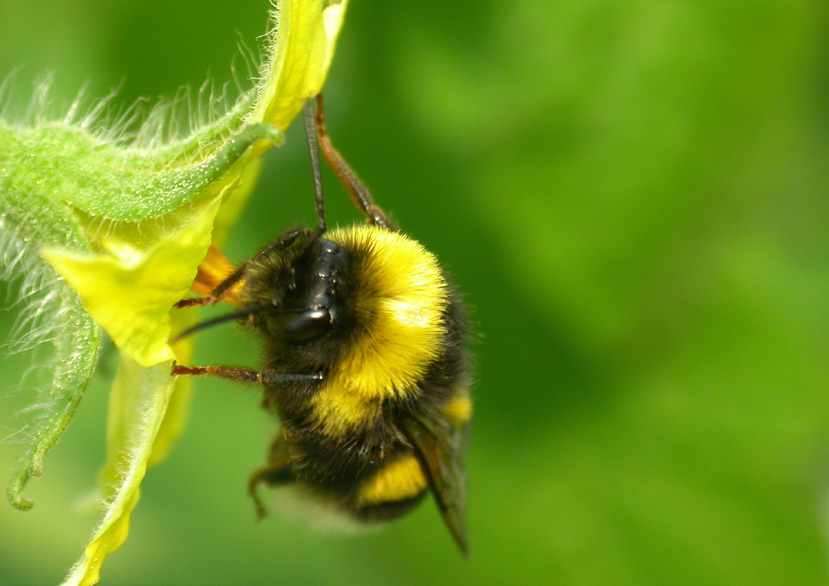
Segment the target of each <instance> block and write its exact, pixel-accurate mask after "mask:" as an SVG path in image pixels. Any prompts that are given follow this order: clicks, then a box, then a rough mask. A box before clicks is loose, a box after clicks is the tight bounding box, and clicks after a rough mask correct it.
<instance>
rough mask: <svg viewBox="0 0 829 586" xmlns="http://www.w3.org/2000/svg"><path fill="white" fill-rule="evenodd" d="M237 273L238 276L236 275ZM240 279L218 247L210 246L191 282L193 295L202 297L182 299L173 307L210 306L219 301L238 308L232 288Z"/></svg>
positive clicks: (236, 295)
mask: <svg viewBox="0 0 829 586" xmlns="http://www.w3.org/2000/svg"><path fill="white" fill-rule="evenodd" d="M237 273H238V274H237ZM241 277H242V272H241V271H240V270H238V269H236V270H234V267H233V265H232V264H231V263H230V261H229V260H228V259H227V257H226V256H225V255H224V254H222V251H221V250H219V247H218V246H216V245H215V244H211V245H210V248H208V249H207V255H206V256H205V257H204V260H203V261H202V262H201V264H200V265H199V270H198V273H197V274H196V280H195V281H193V285H192V286H191V289H192V291H193V292H194V293H200V294H202V295H204V297H195V298H190V299H182V300H181V301H179V302H178V303H176V304H175V306H174V307H177V308H182V307H192V306H194V305H212V304H215V303H218V302H219V301H226V302H227V303H229V304H231V305H234V306H236V307H238V306H239V293H238V290H237V289H238V288H237V287H234V285H236V284H237V283H238V282H239V280H240V279H241Z"/></svg>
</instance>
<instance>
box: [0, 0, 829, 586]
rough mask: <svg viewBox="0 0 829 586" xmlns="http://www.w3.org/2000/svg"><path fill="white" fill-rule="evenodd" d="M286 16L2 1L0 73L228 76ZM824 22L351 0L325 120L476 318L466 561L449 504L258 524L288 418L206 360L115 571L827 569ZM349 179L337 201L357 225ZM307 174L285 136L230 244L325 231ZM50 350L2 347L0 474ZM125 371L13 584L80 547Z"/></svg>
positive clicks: (697, 5)
mask: <svg viewBox="0 0 829 586" xmlns="http://www.w3.org/2000/svg"><path fill="white" fill-rule="evenodd" d="M267 6H268V2H267V1H266V0H246V1H242V2H234V3H228V2H205V1H202V0H199V1H197V0H178V1H177V2H162V1H160V0H131V1H127V0H121V1H117V2H116V1H107V2H93V1H90V0H63V1H62V2H41V1H29V2H20V1H19V0H2V1H0V77H3V76H6V74H7V73H8V72H10V71H12V69H13V68H15V67H16V66H23V68H22V69H21V70H19V71H18V73H17V74H16V76H15V78H14V79H15V84H14V86H15V87H14V88H13V90H12V94H13V95H14V96H15V97H16V99H13V100H12V101H13V102H14V103H16V104H18V106H20V105H21V104H25V101H26V98H27V97H28V96H29V95H31V91H32V90H31V83H32V80H33V79H35V78H37V77H38V76H40V75H41V74H43V73H44V72H49V71H53V72H54V81H53V87H54V93H53V104H54V107H55V109H56V111H60V110H61V108H64V107H65V105H66V104H68V103H70V102H71V100H72V98H73V97H74V95H76V93H77V92H78V90H79V89H80V88H81V87H82V86H83V85H84V84H85V83H86V84H87V93H88V94H89V95H91V96H102V95H105V94H107V93H108V92H109V91H110V88H112V87H115V86H120V92H119V97H118V98H116V100H115V101H114V102H113V103H114V104H115V105H116V106H118V105H120V104H124V105H128V104H130V103H132V102H133V101H135V100H136V99H137V98H138V97H140V96H149V97H150V99H149V103H150V104H152V103H154V101H155V100H156V99H157V97H158V96H166V97H172V96H174V95H175V94H176V92H177V90H178V89H179V88H180V87H182V86H188V85H189V86H192V87H194V88H198V87H199V86H200V85H201V83H202V81H203V80H204V79H205V78H206V77H207V76H208V75H210V76H211V77H212V79H214V80H215V81H216V85H217V86H221V85H222V84H223V83H224V82H225V81H227V80H231V79H232V78H233V75H234V74H233V72H232V69H231V61H233V58H234V56H235V57H236V58H235V65H236V67H235V69H236V72H237V73H236V75H237V77H239V78H241V79H243V80H244V78H245V77H246V65H245V60H244V58H242V57H240V52H239V51H238V49H237V45H238V44H239V43H240V41H243V42H244V43H245V44H246V45H248V46H249V47H256V43H257V41H256V37H257V36H258V35H260V34H261V33H263V32H264V30H265V10H266V8H267ZM827 30H829V6H827V4H826V3H825V1H823V0H813V1H800V2H798V1H791V0H789V1H785V0H753V1H750V2H749V1H747V0H745V1H739V0H731V1H728V0H726V1H722V0H703V1H699V2H693V3H688V2H669V1H664V2H648V1H643V0H627V1H621V2H620V1H609V0H587V1H585V0H515V1H513V2H497V1H495V0H484V1H479V2H474V3H449V2H440V1H435V0H429V1H427V0H423V1H420V2H410V3H401V2H383V1H381V0H352V6H351V9H350V12H349V14H348V18H347V23H346V27H345V29H344V32H343V35H342V37H341V42H340V46H339V50H338V54H337V59H336V61H335V64H334V68H333V70H332V74H331V78H330V81H329V84H328V87H327V89H326V91H327V99H328V106H327V115H328V121H329V127H330V130H331V132H332V134H333V136H334V138H335V140H336V142H337V143H338V145H339V147H340V149H341V150H342V151H343V152H344V153H345V154H346V155H347V157H348V158H349V159H350V160H351V162H352V164H353V165H354V166H355V167H356V168H357V169H358V170H359V172H360V174H361V175H362V176H363V178H364V179H365V180H366V182H367V183H368V184H369V185H370V186H371V188H372V189H373V191H374V193H375V196H376V198H377V200H378V201H379V203H380V204H381V205H382V206H384V207H385V208H386V209H388V210H390V211H391V212H392V214H393V215H394V217H396V218H397V219H398V220H399V222H400V224H401V225H402V226H403V228H404V229H405V230H406V231H407V232H409V233H411V234H412V235H413V236H415V237H416V238H418V239H419V240H421V241H422V242H423V243H424V244H426V245H427V246H428V247H429V248H431V249H432V250H434V251H435V252H436V253H438V255H439V256H440V257H441V259H442V260H443V261H444V263H445V264H446V265H447V266H448V267H449V268H450V270H451V272H452V273H453V274H454V276H455V278H456V281H457V282H458V283H459V285H460V288H461V289H462V291H463V292H464V293H465V294H466V297H467V299H468V302H469V304H470V305H471V306H472V307H473V308H474V316H475V320H476V322H477V323H478V327H477V329H478V332H479V333H480V337H479V339H477V340H476V342H475V343H474V346H473V347H474V353H475V354H476V356H477V362H478V382H477V384H476V387H475V398H476V415H475V421H474V430H473V440H472V443H471V449H470V453H469V456H468V468H469V477H470V478H469V502H468V504H469V512H468V514H469V532H470V541H471V547H472V557H471V559H470V560H469V561H464V560H462V559H461V556H460V555H459V554H458V553H457V551H455V549H454V546H453V545H452V543H451V541H450V539H449V537H448V535H447V533H446V531H445V530H444V528H443V527H442V525H441V522H440V519H439V516H438V514H437V513H436V511H435V508H434V505H433V504H432V503H431V502H428V503H425V504H424V506H422V507H420V508H419V509H418V510H417V511H416V512H415V513H414V514H412V515H411V516H409V517H408V518H406V519H403V520H401V521H400V522H397V523H395V524H394V525H392V526H390V527H388V528H387V529H386V530H384V531H382V532H378V533H372V534H369V535H364V536H356V537H342V536H336V535H335V536H323V535H319V534H318V533H315V532H314V531H313V530H311V529H309V528H307V527H305V526H304V525H302V524H301V523H296V522H290V521H286V520H284V519H283V518H281V517H279V516H272V517H271V518H269V519H268V520H267V521H266V522H263V523H256V522H255V520H254V514H253V507H252V505H251V503H250V501H249V499H248V498H247V496H246V495H245V481H246V478H247V476H248V474H249V473H250V472H251V471H252V470H253V469H254V468H256V467H257V466H258V465H259V464H260V463H261V462H262V461H263V459H264V455H265V449H266V446H267V443H268V438H269V435H270V433H271V431H272V427H271V426H272V424H271V422H270V421H269V419H268V418H267V416H266V415H265V414H264V413H263V412H261V411H259V410H258V408H257V402H258V399H257V396H256V393H255V392H252V391H250V390H247V391H246V390H244V389H240V388H238V387H236V386H233V385H232V384H229V383H225V382H222V381H203V382H201V381H200V383H199V385H198V387H197V390H196V394H195V397H194V402H193V408H192V414H191V417H190V423H189V427H188V430H187V432H186V434H185V435H184V437H183V438H182V439H181V441H180V442H179V444H178V446H177V447H176V449H175V450H174V452H173V453H172V455H171V456H170V458H169V459H168V460H167V461H166V462H165V463H164V464H162V465H161V466H159V467H158V468H155V469H153V470H151V471H150V473H149V474H148V476H147V479H146V480H145V482H144V484H143V493H142V499H141V502H140V504H139V506H138V508H137V510H136V512H135V514H134V516H133V523H132V528H131V534H130V538H129V540H128V541H127V543H126V544H125V546H124V547H123V548H122V549H121V550H119V551H118V552H117V553H115V554H113V555H112V556H111V557H110V558H108V559H107V561H106V563H105V564H104V568H103V582H104V583H108V584H223V583H234V584H241V583H248V584H320V583H328V584H357V583H360V584H449V583H453V584H476V585H477V584H507V583H519V584H541V583H547V584H602V585H603V584H635V585H643V584H655V585H657V584H658V585H668V584H670V585H674V584H689V585H700V584H706V585H708V584H711V585H714V584H735V585H737V584H752V585H757V584H822V583H825V581H826V579H827V566H826V554H827V534H828V533H827V527H829V490H828V489H827V487H829V465H827V464H828V463H829V460H828V459H827V457H829V450H827V445H828V444H827V438H828V437H829V399H828V398H827V390H829V303H828V302H827V299H829V244H828V242H829V240H828V239H827V227H829V197H828V196H829V187H828V186H829V140H827V135H829V134H828V132H827V131H829V117H828V116H827V111H829V73H827V72H829V34H827ZM242 83H243V85H244V82H242ZM231 85H232V84H231ZM233 91H234V90H231V93H233ZM5 101H7V102H8V100H5ZM14 110H15V108H11V109H10V110H9V111H10V112H12V116H14V115H15V114H14V113H13V112H14ZM114 110H117V107H116V108H114ZM17 112H22V107H18V108H17ZM327 181H328V185H329V189H328V205H329V220H330V221H331V222H332V223H333V222H339V223H348V222H352V221H354V220H355V219H356V215H355V213H354V212H353V210H352V209H350V204H349V203H348V201H347V198H346V197H345V196H344V195H343V194H342V192H341V191H338V190H337V188H336V185H335V182H334V180H333V178H332V177H331V176H330V175H328V176H327ZM310 193H311V183H310V178H309V172H308V162H307V153H306V152H305V147H304V143H303V140H302V134H301V131H300V130H299V129H298V128H293V129H292V130H291V133H290V135H289V141H288V144H287V145H286V146H285V147H284V148H282V149H280V150H278V151H275V152H272V153H270V154H269V155H268V156H267V159H266V168H265V171H264V176H263V178H262V181H261V183H260V185H259V187H258V189H257V192H256V194H255V196H254V198H253V200H252V202H251V205H250V207H249V208H248V209H247V211H246V213H245V215H244V217H243V218H242V220H241V222H240V223H239V224H238V226H237V227H236V229H235V231H234V232H233V234H232V237H231V240H230V242H229V244H228V247H227V252H228V254H229V256H231V258H233V259H235V260H242V259H244V258H245V257H246V256H249V255H250V254H251V253H252V251H254V250H255V249H256V248H257V247H259V246H260V245H262V244H263V243H265V242H267V241H269V240H270V239H272V238H273V237H274V236H276V235H277V234H278V233H279V232H280V231H281V230H282V229H283V228H284V227H285V226H286V225H288V224H290V223H293V222H297V221H305V222H310V221H313V206H312V202H311V196H310ZM3 287H4V288H5V289H8V290H9V291H10V293H9V294H10V297H9V300H8V302H7V303H6V307H10V309H9V310H7V311H4V312H3V314H2V320H1V321H0V325H2V332H0V333H2V336H3V337H4V338H6V337H7V335H8V332H9V331H10V329H11V327H12V323H13V321H14V317H15V309H14V307H12V306H11V302H12V300H13V299H14V289H15V287H14V285H12V286H11V287H6V286H5V285H4V286H3ZM0 293H2V291H0ZM256 354H257V349H256V345H255V344H254V343H253V341H252V340H250V339H248V338H246V337H245V336H244V335H243V334H242V333H241V332H239V331H235V330H234V328H233V327H232V326H228V327H224V328H216V329H214V330H212V331H208V332H205V333H204V334H203V335H200V337H199V341H198V351H197V360H198V362H199V363H203V364H215V363H231V364H234V363H235V364H255V362H256ZM34 360H36V359H34ZM32 363H33V358H32V356H31V355H23V356H19V355H18V356H6V355H4V356H3V369H2V372H3V383H2V386H3V390H4V393H5V396H3V397H2V399H0V426H1V427H0V437H2V438H5V440H6V441H4V442H2V444H0V471H2V474H3V476H4V477H5V478H7V477H8V474H9V473H10V470H11V468H12V467H13V465H14V462H15V459H16V458H17V457H19V456H20V454H21V453H22V446H21V445H20V438H21V436H20V435H19V434H16V433H15V431H16V430H19V429H20V428H22V427H24V426H25V423H26V421H27V420H28V417H30V415H26V414H18V413H19V412H20V410H21V409H22V408H23V407H24V406H25V405H28V404H31V402H32V401H33V400H34V399H33V397H34V395H33V393H32V392H31V391H30V390H27V389H29V388H30V387H31V386H32V385H34V384H36V383H37V373H35V374H32V375H30V376H28V377H27V378H26V383H25V384H24V385H23V386H22V388H21V385H20V383H19V381H20V380H21V377H22V376H23V373H24V372H25V371H26V370H27V369H28V368H29V367H30V366H31V365H32ZM113 368H114V356H111V355H110V356H109V357H105V358H104V360H103V363H102V371H105V372H103V373H102V375H101V376H100V377H97V378H96V380H95V381H94V382H93V384H92V385H91V387H90V388H89V391H88V393H87V397H86V398H85V400H84V402H83V404H82V406H81V408H80V411H79V413H78V415H77V418H76V421H75V422H74V423H73V425H72V426H71V428H70V430H69V432H68V435H67V436H66V437H65V438H64V440H63V441H62V442H61V443H60V444H59V446H58V447H57V448H56V449H55V450H54V452H53V453H52V454H51V455H50V457H49V458H48V459H47V462H46V473H45V476H44V477H43V478H42V479H39V480H36V481H34V482H32V483H31V485H30V488H29V489H28V494H29V495H30V496H32V497H33V498H34V499H35V500H36V505H35V507H34V509H33V510H32V511H31V512H28V513H20V512H17V511H14V510H12V509H11V507H9V506H7V505H6V504H5V503H0V528H1V529H2V532H1V533H0V536H1V537H0V583H2V584H41V583H54V582H58V581H59V580H60V579H61V578H62V577H63V575H64V574H65V572H66V571H67V570H68V568H69V566H70V565H71V564H72V563H73V562H74V561H75V560H76V559H77V558H78V556H79V555H80V553H81V549H82V546H83V545H84V544H85V543H86V540H87V538H88V536H89V534H90V532H91V530H92V528H93V525H94V523H95V520H96V517H95V516H94V515H89V514H83V513H80V512H78V510H77V506H76V505H77V503H78V502H79V501H80V500H82V498H83V496H84V495H85V494H88V493H89V492H90V491H91V490H92V489H93V487H94V482H95V475H96V472H97V469H98V466H99V465H100V463H101V461H102V458H103V454H104V433H105V431H104V430H105V416H106V392H107V389H108V386H107V385H108V383H107V378H106V377H107V374H106V371H109V372H111V371H112V369H113ZM3 484H5V480H4V481H3ZM274 498H276V497H274Z"/></svg>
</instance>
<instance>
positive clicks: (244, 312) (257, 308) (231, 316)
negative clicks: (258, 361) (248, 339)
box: [171, 303, 274, 344]
mask: <svg viewBox="0 0 829 586" xmlns="http://www.w3.org/2000/svg"><path fill="white" fill-rule="evenodd" d="M273 309H274V306H273V303H268V304H266V305H265V304H263V305H254V306H253V307H248V308H247V309H240V310H239V311H233V312H231V313H226V314H225V315H220V316H219V317H214V318H213V319H209V320H207V321H203V322H201V323H198V324H196V325H194V326H192V327H190V328H187V329H186V330H184V331H183V332H181V333H180V334H179V335H178V336H176V337H175V338H173V340H172V342H171V343H173V344H175V343H176V342H178V341H179V340H181V339H182V338H186V337H187V336H189V335H191V334H195V333H196V332H199V331H201V330H204V329H206V328H209V327H212V326H215V325H217V324H221V323H224V322H226V321H233V320H235V319H239V318H240V317H246V316H248V315H253V314H255V313H262V312H263V311H268V310H273Z"/></svg>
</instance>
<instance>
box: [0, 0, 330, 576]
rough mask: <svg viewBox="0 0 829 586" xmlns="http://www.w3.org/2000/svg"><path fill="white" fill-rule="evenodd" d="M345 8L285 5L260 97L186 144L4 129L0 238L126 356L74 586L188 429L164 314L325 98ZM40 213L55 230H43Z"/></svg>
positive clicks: (92, 337)
mask: <svg viewBox="0 0 829 586" xmlns="http://www.w3.org/2000/svg"><path fill="white" fill-rule="evenodd" d="M345 5H346V0H342V1H340V2H334V1H327V2H326V1H323V0H282V1H281V2H279V3H278V4H277V5H276V6H275V8H274V10H273V13H272V18H273V26H272V29H271V33H270V34H269V35H268V42H269V52H268V60H267V63H266V64H265V66H264V69H263V71H262V72H261V80H262V81H261V83H260V85H259V86H258V87H256V88H254V90H252V91H251V92H249V93H248V94H246V95H244V96H242V97H241V98H240V100H239V101H238V103H237V105H236V106H235V107H234V108H233V109H232V110H231V111H230V112H229V113H228V114H227V115H226V116H224V117H223V118H221V119H220V120H217V121H215V122H214V123H212V124H210V125H209V126H208V127H206V128H204V129H202V130H200V131H198V132H197V133H196V134H194V135H193V136H192V137H189V138H187V139H185V140H183V141H181V142H178V143H175V144H171V145H164V146H162V147H158V146H156V147H147V148H144V149H143V150H142V149H139V148H137V147H132V148H124V147H120V146H118V145H114V144H112V143H108V142H106V141H103V140H101V139H98V138H96V137H95V136H92V135H90V134H88V133H87V132H85V131H84V130H81V129H79V128H76V127H72V126H69V125H66V124H62V125H61V124H51V125H41V126H38V127H34V128H30V129H19V128H13V127H11V126H6V125H3V124H2V122H0V143H2V144H4V145H11V149H10V150H9V151H8V152H0V204H1V205H2V207H0V232H2V231H3V230H6V231H9V233H11V234H12V236H16V237H20V238H22V240H25V241H26V242H30V241H31V242H35V243H36V244H37V253H38V254H39V255H40V257H41V258H42V259H45V261H46V262H47V263H48V265H49V267H51V269H50V268H49V267H46V268H44V270H45V271H50V270H54V271H55V272H56V273H57V274H58V275H60V277H62V280H60V281H59V282H58V283H59V285H60V286H63V287H65V286H66V285H68V287H69V288H70V289H71V291H73V292H74V293H71V295H69V296H67V297H66V305H67V307H73V305H72V303H73V299H75V297H73V296H74V295H77V298H79V299H80V303H81V304H82V310H83V311H82V312H81V313H84V312H85V314H86V315H85V316H84V315H82V316H81V317H80V318H79V322H78V323H79V324H80V325H83V324H82V323H81V322H82V321H83V320H82V319H81V318H84V319H86V318H87V317H91V320H92V321H94V324H96V325H97V326H99V327H100V328H101V329H102V330H103V331H104V332H106V334H107V335H108V336H109V337H110V338H111V339H112V340H113V342H114V343H115V346H116V347H117V348H118V350H119V351H120V355H121V362H120V366H119V369H118V373H117V375H116V379H115V381H114V384H113V388H112V394H111V398H110V408H109V420H108V434H107V458H106V462H105V465H104V467H103V469H102V471H101V477H100V483H101V490H102V493H103V494H102V499H103V502H104V503H106V510H105V513H104V516H103V519H102V520H101V522H100V524H99V525H98V527H97V528H96V530H95V532H94V534H93V536H92V538H91V541H90V543H89V544H88V545H87V546H86V549H85V550H84V553H83V556H82V557H81V559H80V560H79V561H78V563H77V564H76V565H75V567H74V568H73V569H72V571H71V573H70V575H69V577H68V578H67V583H68V584H94V583H96V582H97V581H98V579H99V572H100V567H101V563H102V562H103V560H104V558H105V557H106V556H107V554H109V553H110V552H112V551H114V550H115V549H117V548H118V547H120V546H121V544H122V543H123V542H124V540H125V539H126V537H127V533H128V530H129V519H130V514H131V512H132V510H133V508H134V507H135V505H136V503H137V502H138V499H139V486H140V483H141V480H142V479H143V477H144V474H145V471H146V469H147V466H149V465H152V464H154V463H156V462H158V461H160V460H162V459H163V458H164V456H165V455H166V454H167V453H168V452H169V450H170V447H171V445H172V443H173V442H174V440H175V439H176V437H177V436H178V434H179V432H180V430H181V428H182V426H183V421H184V417H185V415H186V412H187V404H188V397H189V388H188V384H189V383H188V380H187V379H186V377H182V378H181V379H179V380H176V379H174V378H173V377H172V376H171V374H170V370H171V365H172V361H173V360H176V359H177V360H179V361H182V362H189V353H190V351H191V348H190V342H189V341H188V342H180V343H178V344H175V345H171V344H170V341H169V340H170V337H171V333H174V332H176V331H181V330H182V329H183V328H184V327H186V325H187V324H186V323H184V321H185V320H186V319H188V318H187V317H186V316H187V312H182V313H181V314H177V313H175V312H171V309H172V306H173V304H174V303H175V302H177V301H179V300H180V299H182V298H183V297H185V296H187V294H188V291H189V290H190V286H191V284H192V282H193V280H194V278H195V276H196V271H197V268H198V265H199V263H200V262H201V261H202V259H203V258H204V256H205V254H206V252H207V249H208V247H209V246H210V244H211V242H212V241H216V240H221V239H222V238H223V237H224V233H225V232H226V230H227V228H228V226H229V225H230V224H231V223H232V221H233V220H234V219H235V216H236V215H237V214H238V212H239V210H240V209H241V207H242V206H243V205H244V200H245V199H246V198H247V196H248V194H249V193H250V191H251V188H252V185H253V183H254V181H255V179H256V176H257V175H258V169H259V165H258V158H259V156H260V155H261V154H262V153H263V152H265V151H266V150H267V149H268V148H270V147H272V146H273V145H274V144H278V143H280V142H281V140H282V132H283V131H284V130H285V129H286V128H287V126H288V125H289V124H290V123H291V121H292V120H293V119H294V118H295V117H296V115H297V114H298V113H299V112H300V110H301V109H302V107H303V105H304V103H305V102H306V101H307V100H308V99H309V98H311V97H313V96H315V95H316V94H317V93H319V92H320V90H321V89H322V85H323V82H324V80H325V77H326V74H327V71H328V68H329V66H330V63H331V59H332V56H333V53H334V46H335V43H336V38H337V35H338V33H339V29H340V26H341V24H342V19H343V16H344V11H345ZM43 145H46V147H44V146H43ZM33 151H34V153H33ZM33 154H34V156H32V155H33ZM33 159H34V160H35V161H36V163H35V164H34V166H32V163H31V161H32V160H33ZM24 162H25V164H24ZM38 163H40V164H42V167H38ZM24 167H25V169H26V170H25V171H24V170H23V169H24ZM41 204H42V205H41ZM38 205H40V206H41V207H38ZM47 214H52V215H54V216H55V218H57V220H54V221H52V222H47V223H46V224H45V225H46V228H44V227H43V226H44V224H42V223H41V222H42V219H43V218H44V216H45V215H47ZM58 220H59V221H58ZM34 222H38V224H37V228H35V225H34ZM50 229H51V230H52V231H51V232H50V231H49V230H50ZM27 231H29V232H31V233H32V234H35V236H34V237H31V238H30V234H28V233H27ZM21 235H22V236H21ZM78 307H80V305H78ZM83 323H86V322H83ZM90 323H91V322H90ZM73 325H78V324H73V323H70V324H66V327H67V328H71V327H72V326H73ZM80 325H78V327H80ZM97 340H98V338H97V332H96V331H95V328H94V327H93V328H91V329H89V332H87V333H86V334H85V335H84V336H83V337H80V336H76V337H75V339H74V342H73V343H74V344H75V348H74V350H72V351H71V352H69V353H68V354H67V355H71V356H72V357H73V358H75V359H80V358H83V368H80V367H73V368H72V369H70V370H72V374H74V375H75V377H76V378H79V377H80V375H79V374H78V373H81V374H83V375H84V377H85V378H84V377H80V378H82V379H83V380H80V382H78V381H74V382H72V385H74V386H72V387H71V389H70V391H71V392H70V391H66V396H67V402H66V404H64V405H62V406H61V409H62V410H61V411H60V413H61V414H62V417H63V419H61V421H60V423H59V424H58V425H57V427H54V428H53V429H50V430H47V432H48V433H46V434H44V437H48V438H49V441H47V442H41V443H39V444H38V445H36V446H34V447H33V448H32V450H31V452H30V454H29V456H28V458H29V459H28V460H27V461H26V462H24V465H23V466H22V467H21V471H20V472H19V474H18V475H17V476H16V477H15V478H14V479H13V480H12V484H11V485H10V488H9V500H10V501H11V502H12V503H13V504H14V505H15V506H18V508H23V509H25V508H28V507H30V506H31V503H29V502H28V501H26V500H25V499H23V498H22V497H21V495H20V492H21V491H22V489H23V487H24V485H25V482H26V480H27V479H28V478H29V477H30V476H32V475H39V474H40V465H41V460H42V457H43V455H44V454H45V452H46V451H47V450H48V449H49V447H51V445H52V444H53V443H54V441H55V440H56V439H57V436H58V435H59V434H60V432H61V431H62V430H63V428H64V427H65V425H66V423H68V418H69V417H71V414H72V412H73V411H74V406H75V405H76V404H77V400H79V398H80V394H81V393H82V390H83V386H84V385H85V382H86V379H88V376H89V374H91V370H92V368H93V367H94V359H95V354H96V353H97V345H98V341H97ZM69 345H71V344H69ZM86 349H88V352H87V350H86ZM55 380H56V381H57V382H55V383H54V384H53V387H59V386H60V384H64V386H65V387H66V386H67V384H68V383H67V382H66V381H68V380H69V379H67V378H64V379H60V378H59V377H58V376H57V375H56V378H55ZM61 381H62V382H61ZM67 388H68V387H67ZM64 390H66V389H64Z"/></svg>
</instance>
